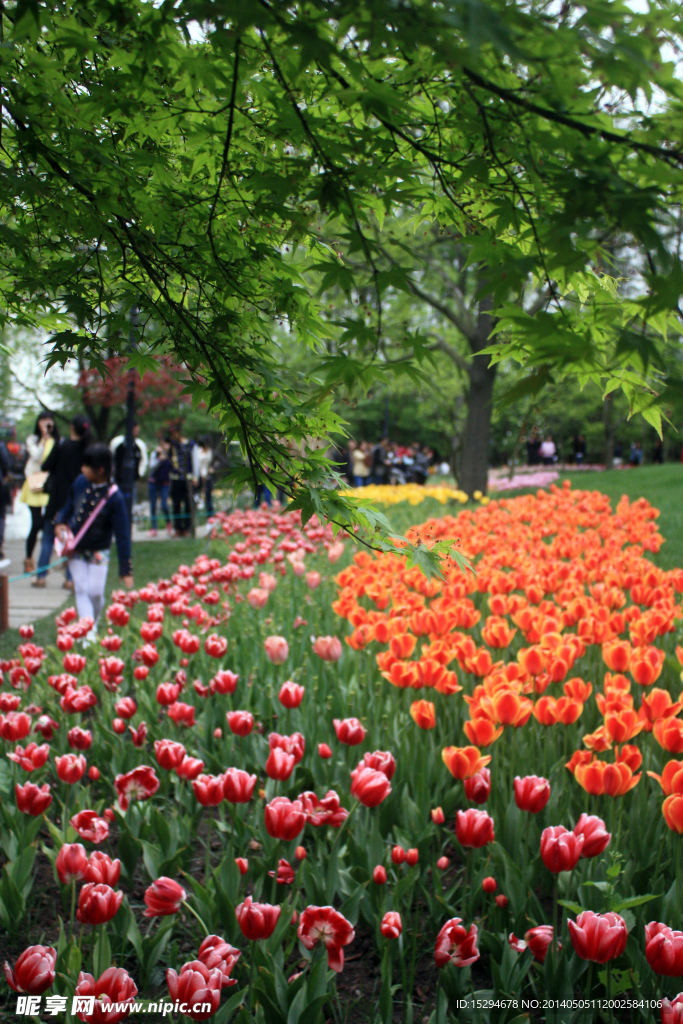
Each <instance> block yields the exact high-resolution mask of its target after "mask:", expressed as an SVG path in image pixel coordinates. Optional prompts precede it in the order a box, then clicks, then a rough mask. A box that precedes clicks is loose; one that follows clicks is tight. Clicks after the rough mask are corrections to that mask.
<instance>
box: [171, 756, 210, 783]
mask: <svg viewBox="0 0 683 1024" xmlns="http://www.w3.org/2000/svg"><path fill="white" fill-rule="evenodd" d="M203 768H204V762H203V761H200V760H199V758H198V757H190V756H189V755H188V754H186V755H185V757H184V758H183V759H182V761H181V762H180V764H179V765H178V767H177V768H176V770H175V771H176V775H177V776H178V778H180V779H187V780H189V781H191V780H192V779H196V778H197V776H198V775H199V774H200V772H201V771H202V770H203Z"/></svg>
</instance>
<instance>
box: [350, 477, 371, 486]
mask: <svg viewBox="0 0 683 1024" xmlns="http://www.w3.org/2000/svg"><path fill="white" fill-rule="evenodd" d="M367 479H368V478H367V477H366V476H354V478H353V486H354V487H365V484H366V481H367Z"/></svg>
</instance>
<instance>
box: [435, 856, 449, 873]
mask: <svg viewBox="0 0 683 1024" xmlns="http://www.w3.org/2000/svg"><path fill="white" fill-rule="evenodd" d="M449 864H450V861H449V859H448V857H439V859H438V860H437V862H436V866H437V868H438V869H439V871H445V870H446V868H447V867H448V865H449Z"/></svg>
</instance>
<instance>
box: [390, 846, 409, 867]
mask: <svg viewBox="0 0 683 1024" xmlns="http://www.w3.org/2000/svg"><path fill="white" fill-rule="evenodd" d="M405 859H406V851H405V850H404V849H403V847H402V846H393V847H392V849H391V862H392V864H403V862H404V861H405Z"/></svg>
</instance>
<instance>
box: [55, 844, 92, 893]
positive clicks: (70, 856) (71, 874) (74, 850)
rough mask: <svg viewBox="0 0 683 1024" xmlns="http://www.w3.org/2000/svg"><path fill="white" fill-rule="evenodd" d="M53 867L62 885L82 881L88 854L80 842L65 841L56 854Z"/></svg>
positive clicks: (85, 871) (86, 866) (86, 867)
mask: <svg viewBox="0 0 683 1024" xmlns="http://www.w3.org/2000/svg"><path fill="white" fill-rule="evenodd" d="M55 868H56V870H57V877H58V878H59V881H60V882H61V883H62V885H68V884H69V882H74V881H77V882H80V881H82V880H83V879H84V878H85V877H86V873H87V870H88V855H87V853H86V852H85V847H84V846H83V845H82V844H81V843H65V844H64V846H62V848H61V849H60V851H59V853H58V854H57V860H56V861H55Z"/></svg>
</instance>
